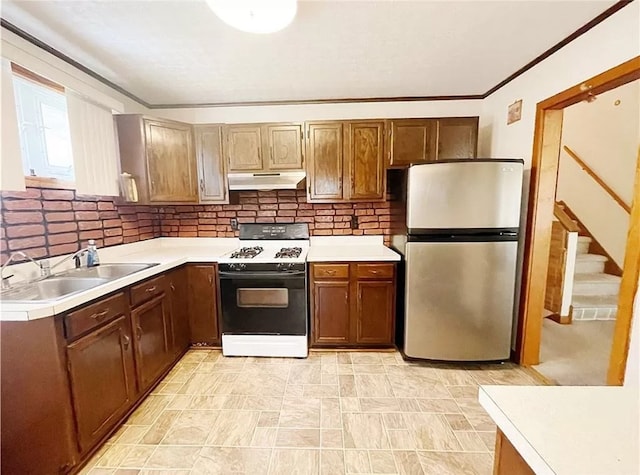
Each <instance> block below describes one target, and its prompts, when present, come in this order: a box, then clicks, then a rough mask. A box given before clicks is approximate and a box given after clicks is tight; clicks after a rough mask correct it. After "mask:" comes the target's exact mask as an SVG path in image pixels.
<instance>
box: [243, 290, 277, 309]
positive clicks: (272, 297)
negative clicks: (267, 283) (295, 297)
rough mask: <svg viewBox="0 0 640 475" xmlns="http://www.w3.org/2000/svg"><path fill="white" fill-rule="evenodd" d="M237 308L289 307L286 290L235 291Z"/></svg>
mask: <svg viewBox="0 0 640 475" xmlns="http://www.w3.org/2000/svg"><path fill="white" fill-rule="evenodd" d="M236 305H237V306H238V308H287V307H288V306H289V290H288V289H255V288H246V287H243V288H240V289H236Z"/></svg>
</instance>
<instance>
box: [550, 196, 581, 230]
mask: <svg viewBox="0 0 640 475" xmlns="http://www.w3.org/2000/svg"><path fill="white" fill-rule="evenodd" d="M553 214H554V216H555V217H556V218H558V221H560V224H562V227H563V228H564V229H566V230H567V231H568V232H570V233H577V232H579V231H580V227H579V226H578V223H576V222H575V221H574V220H573V219H571V216H569V215H568V214H567V212H566V211H565V210H564V208H563V207H562V206H560V205H559V204H558V203H556V204H555V205H554V206H553Z"/></svg>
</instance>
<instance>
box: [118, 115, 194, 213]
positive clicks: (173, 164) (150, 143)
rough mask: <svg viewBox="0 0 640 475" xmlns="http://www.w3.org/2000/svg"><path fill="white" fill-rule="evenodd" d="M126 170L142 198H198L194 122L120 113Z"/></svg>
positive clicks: (122, 158) (152, 200) (120, 140)
mask: <svg viewBox="0 0 640 475" xmlns="http://www.w3.org/2000/svg"><path fill="white" fill-rule="evenodd" d="M116 128H117V131H118V143H119V147H120V162H121V167H122V171H123V172H127V173H130V174H131V175H133V176H134V178H135V179H136V185H137V188H138V196H139V202H141V203H161V202H196V201H198V178H197V168H196V159H195V154H194V150H193V134H192V130H191V126H190V125H188V124H183V123H180V122H173V121H168V120H160V119H155V118H150V117H144V116H141V115H118V116H116Z"/></svg>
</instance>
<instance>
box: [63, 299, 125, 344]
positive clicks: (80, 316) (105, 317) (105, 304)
mask: <svg viewBox="0 0 640 475" xmlns="http://www.w3.org/2000/svg"><path fill="white" fill-rule="evenodd" d="M128 307H129V306H128V302H127V299H126V297H125V295H124V293H122V292H121V293H119V294H116V295H114V296H113V297H109V298H106V299H104V300H100V301H99V302H96V303H93V304H91V305H88V306H86V307H84V308H82V309H80V310H76V311H75V312H71V313H70V314H68V315H67V316H66V317H65V318H64V326H65V331H66V335H67V338H68V339H72V338H75V337H77V336H79V335H82V334H83V333H86V332H87V331H89V330H91V329H93V328H95V327H98V326H100V325H102V324H103V323H105V322H108V321H109V320H111V319H112V318H114V317H116V316H118V315H126V313H127V311H128Z"/></svg>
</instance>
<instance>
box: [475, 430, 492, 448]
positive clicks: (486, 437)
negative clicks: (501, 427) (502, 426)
mask: <svg viewBox="0 0 640 475" xmlns="http://www.w3.org/2000/svg"><path fill="white" fill-rule="evenodd" d="M477 434H478V436H479V437H480V438H481V439H482V442H483V443H484V445H485V447H486V448H487V450H488V451H489V452H491V453H493V452H494V451H495V448H496V431H488V432H477Z"/></svg>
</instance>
